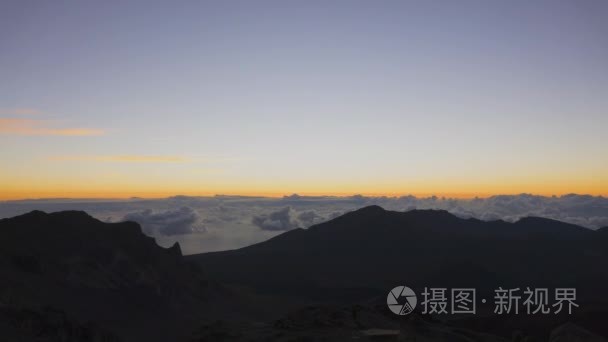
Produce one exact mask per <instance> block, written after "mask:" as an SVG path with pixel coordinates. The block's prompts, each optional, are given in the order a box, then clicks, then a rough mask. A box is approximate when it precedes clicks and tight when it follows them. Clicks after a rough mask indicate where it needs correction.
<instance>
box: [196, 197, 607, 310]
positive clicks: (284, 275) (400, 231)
mask: <svg viewBox="0 0 608 342" xmlns="http://www.w3.org/2000/svg"><path fill="white" fill-rule="evenodd" d="M607 242H608V240H607V239H606V237H605V235H604V234H601V233H599V232H596V231H592V230H590V229H587V228H583V227H579V226H576V225H572V224H568V223H563V222H559V221H555V220H550V219H545V218H538V217H529V218H523V219H521V220H519V221H517V222H514V223H509V222H505V221H489V222H486V221H481V220H477V219H462V218H458V217H456V216H454V215H452V214H450V213H448V212H447V211H442V210H413V211H408V212H393V211H386V210H384V209H382V208H381V207H378V206H370V207H365V208H362V209H360V210H356V211H353V212H350V213H348V214H345V215H343V216H341V217H338V218H336V219H333V220H331V221H328V222H325V223H321V224H318V225H315V226H312V227H310V228H308V229H296V230H292V231H289V232H286V233H284V234H281V235H279V236H277V237H275V238H273V239H270V240H268V241H265V242H262V243H259V244H256V245H252V246H249V247H245V248H241V249H238V250H232V251H224V252H213V253H205V254H199V255H192V256H188V257H187V258H188V259H190V260H194V261H197V262H199V263H200V264H201V265H202V266H203V267H204V268H205V269H206V271H207V272H208V273H209V274H210V275H212V276H213V277H215V278H217V279H219V280H221V281H225V282H229V283H237V284H243V285H247V286H251V287H253V288H255V289H257V290H260V291H270V292H273V293H276V292H281V293H286V294H290V295H297V296H300V295H301V296H306V297H309V298H313V299H318V300H323V301H324V300H328V299H331V298H334V299H340V295H338V294H337V292H339V293H345V292H348V291H344V289H349V288H350V289H353V293H354V294H355V295H354V297H352V296H347V298H346V300H347V301H351V300H353V298H356V297H358V298H360V299H364V298H366V297H370V296H372V295H373V294H377V295H382V294H384V293H386V291H388V290H389V289H390V288H392V287H394V286H396V285H399V284H404V285H408V286H410V287H413V288H417V289H420V288H422V287H476V288H479V289H480V290H481V291H482V292H483V291H486V292H488V293H489V292H490V291H492V290H493V289H494V288H498V287H499V286H502V287H506V286H512V287H520V288H521V287H526V286H530V287H533V286H538V287H569V286H573V287H577V288H579V294H580V296H581V297H582V298H584V299H589V300H592V301H593V300H595V299H597V297H598V296H600V293H601V292H602V288H605V286H606V285H608V272H607V271H606V270H607V269H608V254H607V252H606V251H607V250H608V249H606V243H607ZM334 290H337V291H334ZM600 299H605V296H603V295H601V297H600Z"/></svg>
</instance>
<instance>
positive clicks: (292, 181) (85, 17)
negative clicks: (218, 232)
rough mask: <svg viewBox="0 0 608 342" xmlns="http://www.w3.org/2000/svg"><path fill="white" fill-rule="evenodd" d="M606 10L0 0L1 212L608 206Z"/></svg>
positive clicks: (580, 4)
mask: <svg viewBox="0 0 608 342" xmlns="http://www.w3.org/2000/svg"><path fill="white" fill-rule="evenodd" d="M607 18H608V2H607V1H602V0H598V1H585V0H582V1H574V0H573V1H331V0H330V1H191V2H190V1H166V2H153V1H27V0H18V1H12V0H8V1H7V0H4V1H2V2H0V160H1V162H0V163H1V164H0V165H1V167H0V199H9V198H11V199H12V198H32V197H127V196H143V197H146V196H152V197H158V196H166V195H173V194H178V193H179V194H190V195H195V194H199V195H204V194H214V193H225V194H262V195H283V194H289V193H294V192H297V193H300V194H353V193H363V194H370V195H371V194H388V195H397V194H409V193H411V194H416V195H427V194H437V195H448V196H458V197H468V196H476V195H479V196H486V195H491V194H498V193H502V194H511V193H520V192H531V193H538V194H564V193H570V192H576V193H589V194H594V195H608V143H607V142H606V129H607V128H608V19H607Z"/></svg>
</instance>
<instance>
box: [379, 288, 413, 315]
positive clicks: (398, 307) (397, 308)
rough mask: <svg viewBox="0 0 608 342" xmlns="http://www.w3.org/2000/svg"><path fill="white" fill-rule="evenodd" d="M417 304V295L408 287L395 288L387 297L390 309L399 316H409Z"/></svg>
mask: <svg viewBox="0 0 608 342" xmlns="http://www.w3.org/2000/svg"><path fill="white" fill-rule="evenodd" d="M416 303H418V299H417V298H416V294H415V293H414V291H412V289H410V288H409V287H407V286H397V287H395V288H394V289H392V290H391V292H389V293H388V296H387V297H386V304H387V305H388V308H389V309H390V310H391V311H392V312H393V313H395V314H397V315H407V314H409V313H410V312H412V311H414V308H415V307H416Z"/></svg>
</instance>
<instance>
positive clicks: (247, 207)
mask: <svg viewBox="0 0 608 342" xmlns="http://www.w3.org/2000/svg"><path fill="white" fill-rule="evenodd" d="M372 204H375V205H380V206H382V207H384V208H385V209H387V210H397V211H407V210H412V209H443V210H447V211H449V212H451V213H453V214H454V215H457V216H460V217H464V218H468V217H475V218H478V219H482V220H497V219H502V220H506V221H516V220H518V219H519V218H521V217H526V216H540V217H546V218H551V219H555V220H560V221H564V222H569V223H574V224H578V225H581V226H584V227H588V228H591V229H596V228H600V227H604V226H608V199H607V198H604V197H601V196H587V195H565V196H560V197H546V196H535V195H529V194H521V195H508V196H505V195H502V196H493V197H489V198H475V199H468V200H463V199H452V198H440V197H435V196H431V197H424V198H418V197H414V196H403V197H366V196H360V195H356V196H349V197H330V196H315V197H311V196H299V195H292V196H286V197H284V198H279V199H277V198H263V197H244V196H215V197H189V196H175V197H171V198H165V199H151V200H146V199H138V198H133V199H130V200H76V199H70V200H65V199H64V200H61V199H56V200H32V201H6V202H0V218H2V217H10V216H15V215H18V214H22V213H25V212H28V211H31V210H34V209H39V210H44V211H47V212H52V211H59V210H67V209H71V210H84V211H87V212H88V213H90V214H91V215H93V216H95V217H97V218H99V219H101V220H105V221H122V220H131V221H136V222H138V223H140V224H141V225H142V227H143V230H144V232H145V233H146V234H148V235H150V236H153V237H155V238H156V240H157V242H158V243H159V244H161V245H163V246H170V245H172V244H173V243H174V242H176V241H179V242H180V244H181V246H182V249H183V251H184V253H185V254H193V253H201V252H207V251H217V250H225V249H234V248H240V247H244V246H247V245H250V244H253V243H257V242H261V241H264V240H267V239H269V238H271V237H273V236H275V235H277V234H280V233H282V232H284V231H288V230H291V229H294V228H307V227H310V226H311V225H314V224H318V223H320V222H323V221H326V220H330V219H332V218H335V217H337V216H339V215H342V214H344V213H346V212H348V211H351V210H355V209H358V208H361V207H364V206H367V205H372Z"/></svg>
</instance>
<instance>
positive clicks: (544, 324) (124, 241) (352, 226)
mask: <svg viewBox="0 0 608 342" xmlns="http://www.w3.org/2000/svg"><path fill="white" fill-rule="evenodd" d="M606 232H608V229H606V228H602V229H599V230H597V231H592V230H589V229H586V228H582V227H579V226H576V225H572V224H566V223H563V222H559V221H554V220H548V219H543V218H535V217H530V218H524V219H521V220H519V221H517V222H515V223H509V222H504V221H491V222H484V221H480V220H476V219H462V218H458V217H456V216H454V215H452V214H450V213H448V212H446V211H438V210H413V211H409V212H393V211H386V210H384V209H382V208H381V207H378V206H370V207H366V208H362V209H360V210H357V211H353V212H350V213H347V214H345V215H343V216H340V217H338V218H335V219H333V220H331V221H328V222H325V223H321V224H318V225H315V226H312V227H310V228H308V229H294V230H291V231H288V232H285V233H283V234H281V235H278V236H276V237H274V238H272V239H270V240H267V241H265V242H262V243H258V244H255V245H252V246H249V247H245V248H241V249H237V250H232V251H224V252H214V253H205V254H199V255H192V256H186V257H184V256H182V254H181V251H180V247H179V245H178V244H175V245H174V246H172V247H171V248H162V247H159V246H158V245H157V244H156V242H155V241H154V239H153V238H151V237H148V236H146V235H144V234H143V233H142V231H141V227H140V226H139V225H138V224H137V223H134V222H121V223H104V222H101V221H99V220H97V219H95V218H93V217H91V216H89V215H88V214H86V213H85V212H81V211H66V212H57V213H50V214H47V213H44V212H41V211H33V212H30V213H28V214H25V215H21V216H17V217H13V218H8V219H2V220H0V274H2V281H0V340H7V341H13V340H15V341H107V342H114V341H180V340H191V341H215V340H228V339H231V340H239V341H241V340H284V341H291V340H294V339H295V340H298V339H300V340H317V338H318V337H321V336H324V337H325V338H326V339H330V340H351V339H352V338H353V337H356V338H357V339H359V340H361V341H366V340H376V339H378V338H396V337H398V336H401V337H403V336H409V337H408V338H410V337H411V338H413V339H416V340H421V341H425V340H429V339H428V338H429V336H440V337H437V338H435V337H433V338H431V339H430V340H446V339H448V340H462V341H478V340H486V341H501V340H504V339H503V337H504V336H507V337H509V336H511V334H512V332H513V331H516V330H518V329H522V327H523V328H524V330H525V331H527V332H528V333H529V334H528V335H527V336H541V339H540V340H548V339H549V338H551V339H552V340H553V339H554V337H555V336H557V337H556V338H557V339H558V340H559V338H562V339H563V338H567V337H563V336H570V335H573V334H574V335H577V336H578V335H581V334H582V335H585V336H591V337H588V338H587V339H586V340H595V338H596V337H597V335H594V334H600V335H603V336H606V335H608V331H606V327H605V324H604V322H605V321H606V319H608V315H607V314H606V312H607V310H606V307H607V305H606V304H607V303H606V296H605V293H604V291H605V289H606V286H607V285H608V275H607V271H606V270H607V269H608V267H607V266H608V252H607V249H606V248H605V247H606V244H607V243H608V234H606ZM398 285H405V286H409V287H410V288H412V289H414V291H415V292H416V293H418V294H420V293H421V292H420V291H421V290H422V288H423V287H445V288H455V287H473V288H476V289H477V291H478V295H479V296H480V297H481V296H484V297H485V296H491V295H492V293H493V290H494V289H496V288H497V287H499V286H501V287H503V288H509V287H520V288H525V287H528V286H529V287H546V288H551V289H552V288H555V287H573V288H576V289H577V293H578V298H577V303H578V304H579V305H580V314H578V315H577V316H572V317H567V319H566V318H564V317H563V316H558V315H550V316H547V317H546V318H544V317H543V318H542V319H541V320H536V319H535V320H532V319H530V318H529V317H528V316H522V315H520V316H512V317H500V319H496V318H495V317H492V316H491V315H487V314H483V312H482V314H483V315H482V316H480V317H471V318H470V319H469V318H467V319H462V320H451V321H450V323H449V324H448V323H446V322H443V321H440V320H436V319H435V318H434V317H429V316H427V315H420V314H419V313H418V312H417V311H414V312H413V313H412V314H410V315H408V316H406V318H404V317H403V316H396V315H394V314H393V313H391V312H389V310H388V308H387V306H386V294H387V293H388V291H389V290H391V289H392V288H394V287H395V286H398ZM485 298H490V299H491V298H492V297H485ZM419 300H421V298H419ZM419 303H420V302H419ZM288 309H289V310H288ZM481 311H483V310H481ZM269 317H271V318H272V319H270V318H269ZM591 332H592V333H591ZM429 334H430V335H429ZM487 334H493V337H490V336H489V335H487ZM500 336H502V337H500Z"/></svg>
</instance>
